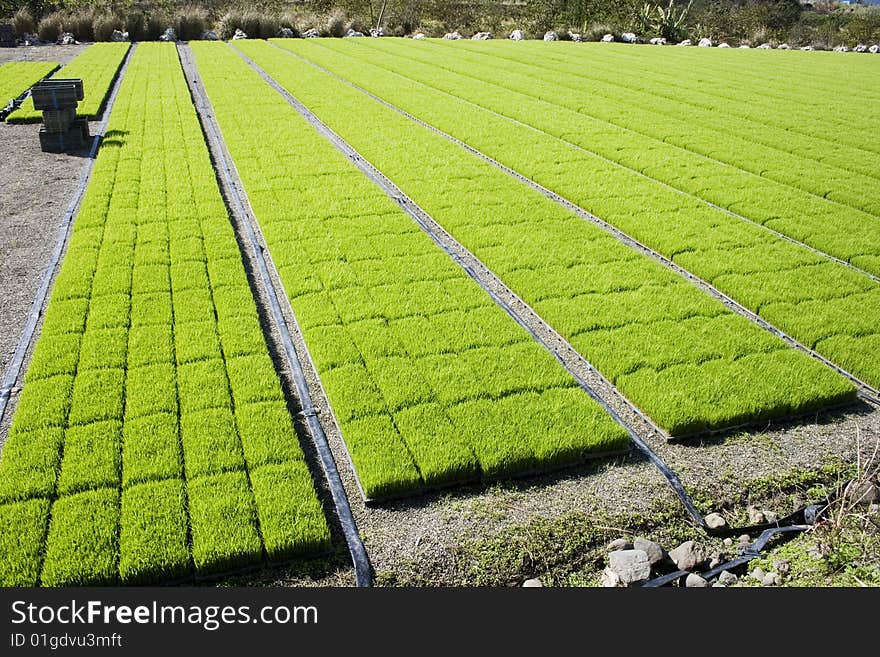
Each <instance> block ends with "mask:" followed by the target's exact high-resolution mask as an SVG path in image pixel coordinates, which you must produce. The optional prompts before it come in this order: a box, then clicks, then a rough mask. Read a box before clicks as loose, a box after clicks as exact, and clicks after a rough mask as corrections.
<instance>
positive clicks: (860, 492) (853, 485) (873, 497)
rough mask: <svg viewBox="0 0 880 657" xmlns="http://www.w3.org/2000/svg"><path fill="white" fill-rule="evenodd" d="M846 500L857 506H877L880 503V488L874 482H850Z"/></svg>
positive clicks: (847, 486)
mask: <svg viewBox="0 0 880 657" xmlns="http://www.w3.org/2000/svg"><path fill="white" fill-rule="evenodd" d="M846 499H848V500H849V501H850V502H854V503H856V504H864V505H869V504H876V503H878V502H880V487H878V486H877V484H875V483H874V482H873V481H855V480H853V481H850V482H849V483H848V484H847V485H846Z"/></svg>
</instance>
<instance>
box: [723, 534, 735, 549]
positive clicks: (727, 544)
mask: <svg viewBox="0 0 880 657" xmlns="http://www.w3.org/2000/svg"><path fill="white" fill-rule="evenodd" d="M721 542H722V543H723V544H724V547H733V539H732V538H730V536H728V537H727V538H725V539H724V540H723V541H721Z"/></svg>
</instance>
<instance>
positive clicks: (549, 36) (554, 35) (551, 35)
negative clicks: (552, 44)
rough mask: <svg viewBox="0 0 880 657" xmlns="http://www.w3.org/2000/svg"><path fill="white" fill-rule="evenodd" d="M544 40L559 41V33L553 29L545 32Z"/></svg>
mask: <svg viewBox="0 0 880 657" xmlns="http://www.w3.org/2000/svg"><path fill="white" fill-rule="evenodd" d="M544 41H559V35H558V34H557V33H556V32H554V31H553V30H550V31H548V32H545V33H544Z"/></svg>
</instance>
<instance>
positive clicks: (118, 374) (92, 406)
mask: <svg viewBox="0 0 880 657" xmlns="http://www.w3.org/2000/svg"><path fill="white" fill-rule="evenodd" d="M124 378H125V371H124V370H122V369H105V370H86V371H82V372H77V375H76V380H75V381H74V384H73V398H72V401H71V405H70V415H69V417H68V423H69V424H71V425H73V424H88V423H90V422H98V421H100V420H113V419H116V420H121V419H122V400H123V391H122V386H123V380H124Z"/></svg>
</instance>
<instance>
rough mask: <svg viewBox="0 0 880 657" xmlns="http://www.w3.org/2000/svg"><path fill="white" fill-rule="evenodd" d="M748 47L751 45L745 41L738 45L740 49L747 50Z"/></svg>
mask: <svg viewBox="0 0 880 657" xmlns="http://www.w3.org/2000/svg"><path fill="white" fill-rule="evenodd" d="M750 48H751V46H750V45H749V44H747V43H744V44H742V45H741V46H740V49H741V50H749V49H750Z"/></svg>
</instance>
